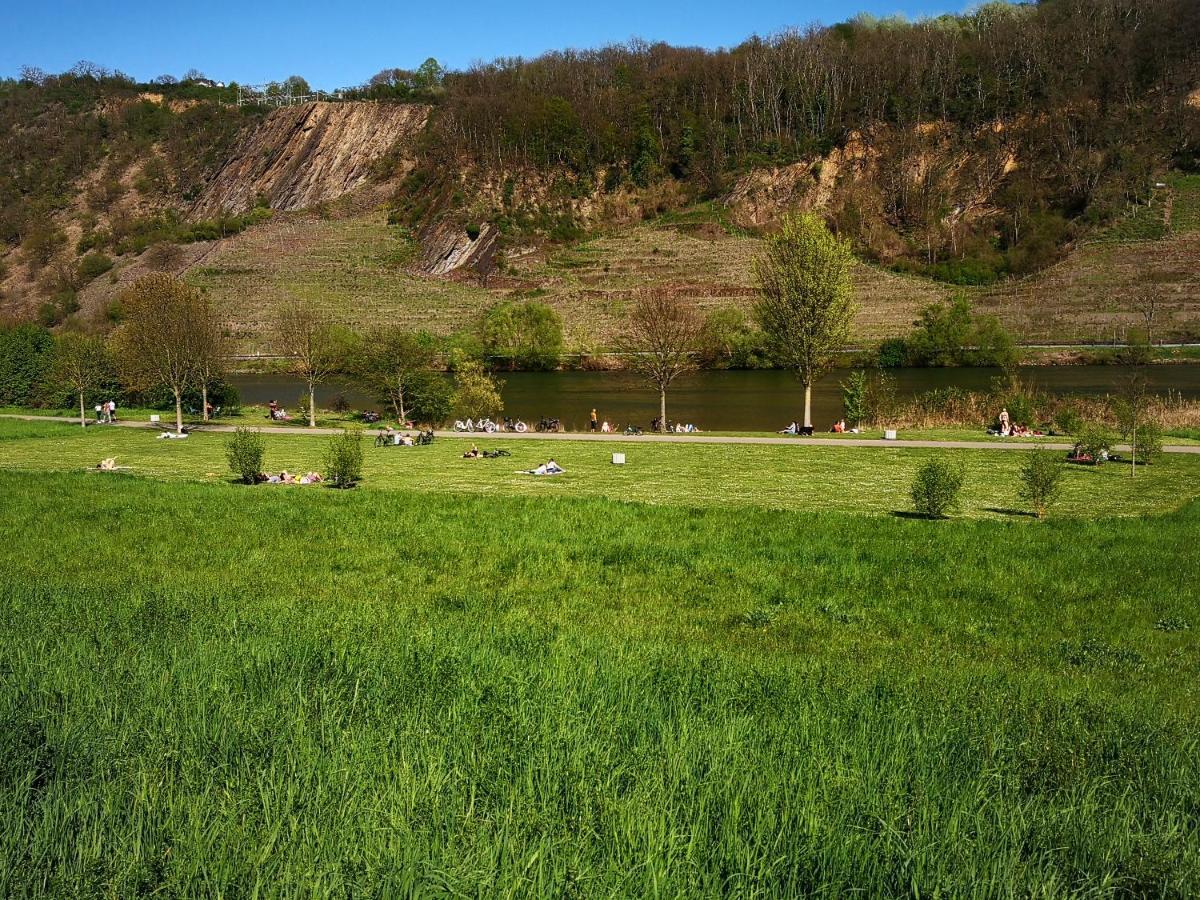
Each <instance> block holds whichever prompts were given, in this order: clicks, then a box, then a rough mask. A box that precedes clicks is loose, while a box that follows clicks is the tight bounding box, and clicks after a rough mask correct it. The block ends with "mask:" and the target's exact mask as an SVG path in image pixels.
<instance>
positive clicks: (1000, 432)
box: [988, 407, 1043, 437]
mask: <svg viewBox="0 0 1200 900" xmlns="http://www.w3.org/2000/svg"><path fill="white" fill-rule="evenodd" d="M988 434H990V435H992V436H994V437H1041V436H1042V434H1043V432H1041V431H1037V430H1035V429H1033V428H1030V427H1029V426H1028V425H1018V424H1017V423H1015V422H1013V421H1012V418H1011V417H1010V416H1009V414H1008V407H1004V408H1003V409H1001V410H1000V415H999V416H997V417H996V424H995V425H993V426H992V427H991V428H989V429H988Z"/></svg>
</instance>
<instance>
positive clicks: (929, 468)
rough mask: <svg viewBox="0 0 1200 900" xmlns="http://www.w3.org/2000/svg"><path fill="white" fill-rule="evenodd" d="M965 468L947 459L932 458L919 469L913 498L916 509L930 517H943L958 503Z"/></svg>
mask: <svg viewBox="0 0 1200 900" xmlns="http://www.w3.org/2000/svg"><path fill="white" fill-rule="evenodd" d="M962 486H963V470H962V469H961V468H960V467H958V466H955V465H953V464H951V463H949V462H947V461H945V460H941V459H931V460H929V462H927V463H925V464H924V465H923V466H921V468H919V469H918V470H917V476H916V478H914V479H913V485H912V499H913V507H914V508H915V509H916V511H917V512H918V513H919V514H920V515H922V516H925V517H926V518H929V519H943V518H945V517H946V513H948V512H950V511H951V510H953V509H954V508H955V507H956V506H957V504H958V494H959V491H961V490H962Z"/></svg>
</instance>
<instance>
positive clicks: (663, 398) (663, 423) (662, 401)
mask: <svg viewBox="0 0 1200 900" xmlns="http://www.w3.org/2000/svg"><path fill="white" fill-rule="evenodd" d="M658 430H659V431H666V430H667V392H666V390H663V389H660V390H659V392H658Z"/></svg>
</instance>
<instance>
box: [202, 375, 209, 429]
mask: <svg viewBox="0 0 1200 900" xmlns="http://www.w3.org/2000/svg"><path fill="white" fill-rule="evenodd" d="M200 416H201V418H203V419H204V421H205V422H207V421H208V382H207V381H204V382H201V384H200Z"/></svg>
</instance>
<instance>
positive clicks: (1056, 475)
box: [1021, 450, 1063, 519]
mask: <svg viewBox="0 0 1200 900" xmlns="http://www.w3.org/2000/svg"><path fill="white" fill-rule="evenodd" d="M1062 478H1063V467H1062V463H1061V462H1060V461H1059V458H1058V455H1057V454H1055V453H1051V452H1050V451H1048V450H1032V451H1030V453H1029V456H1028V457H1026V459H1025V464H1024V465H1023V466H1021V499H1022V500H1025V501H1026V502H1028V503H1029V504H1030V505H1031V506H1033V511H1034V512H1035V513H1036V514H1037V517H1038V518H1039V519H1040V518H1041V517H1042V516H1044V515H1045V514H1046V511H1047V510H1048V509H1049V508H1050V507H1051V506H1052V505H1053V503H1054V501H1055V500H1057V499H1058V495H1059V492H1060V491H1061V490H1062Z"/></svg>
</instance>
